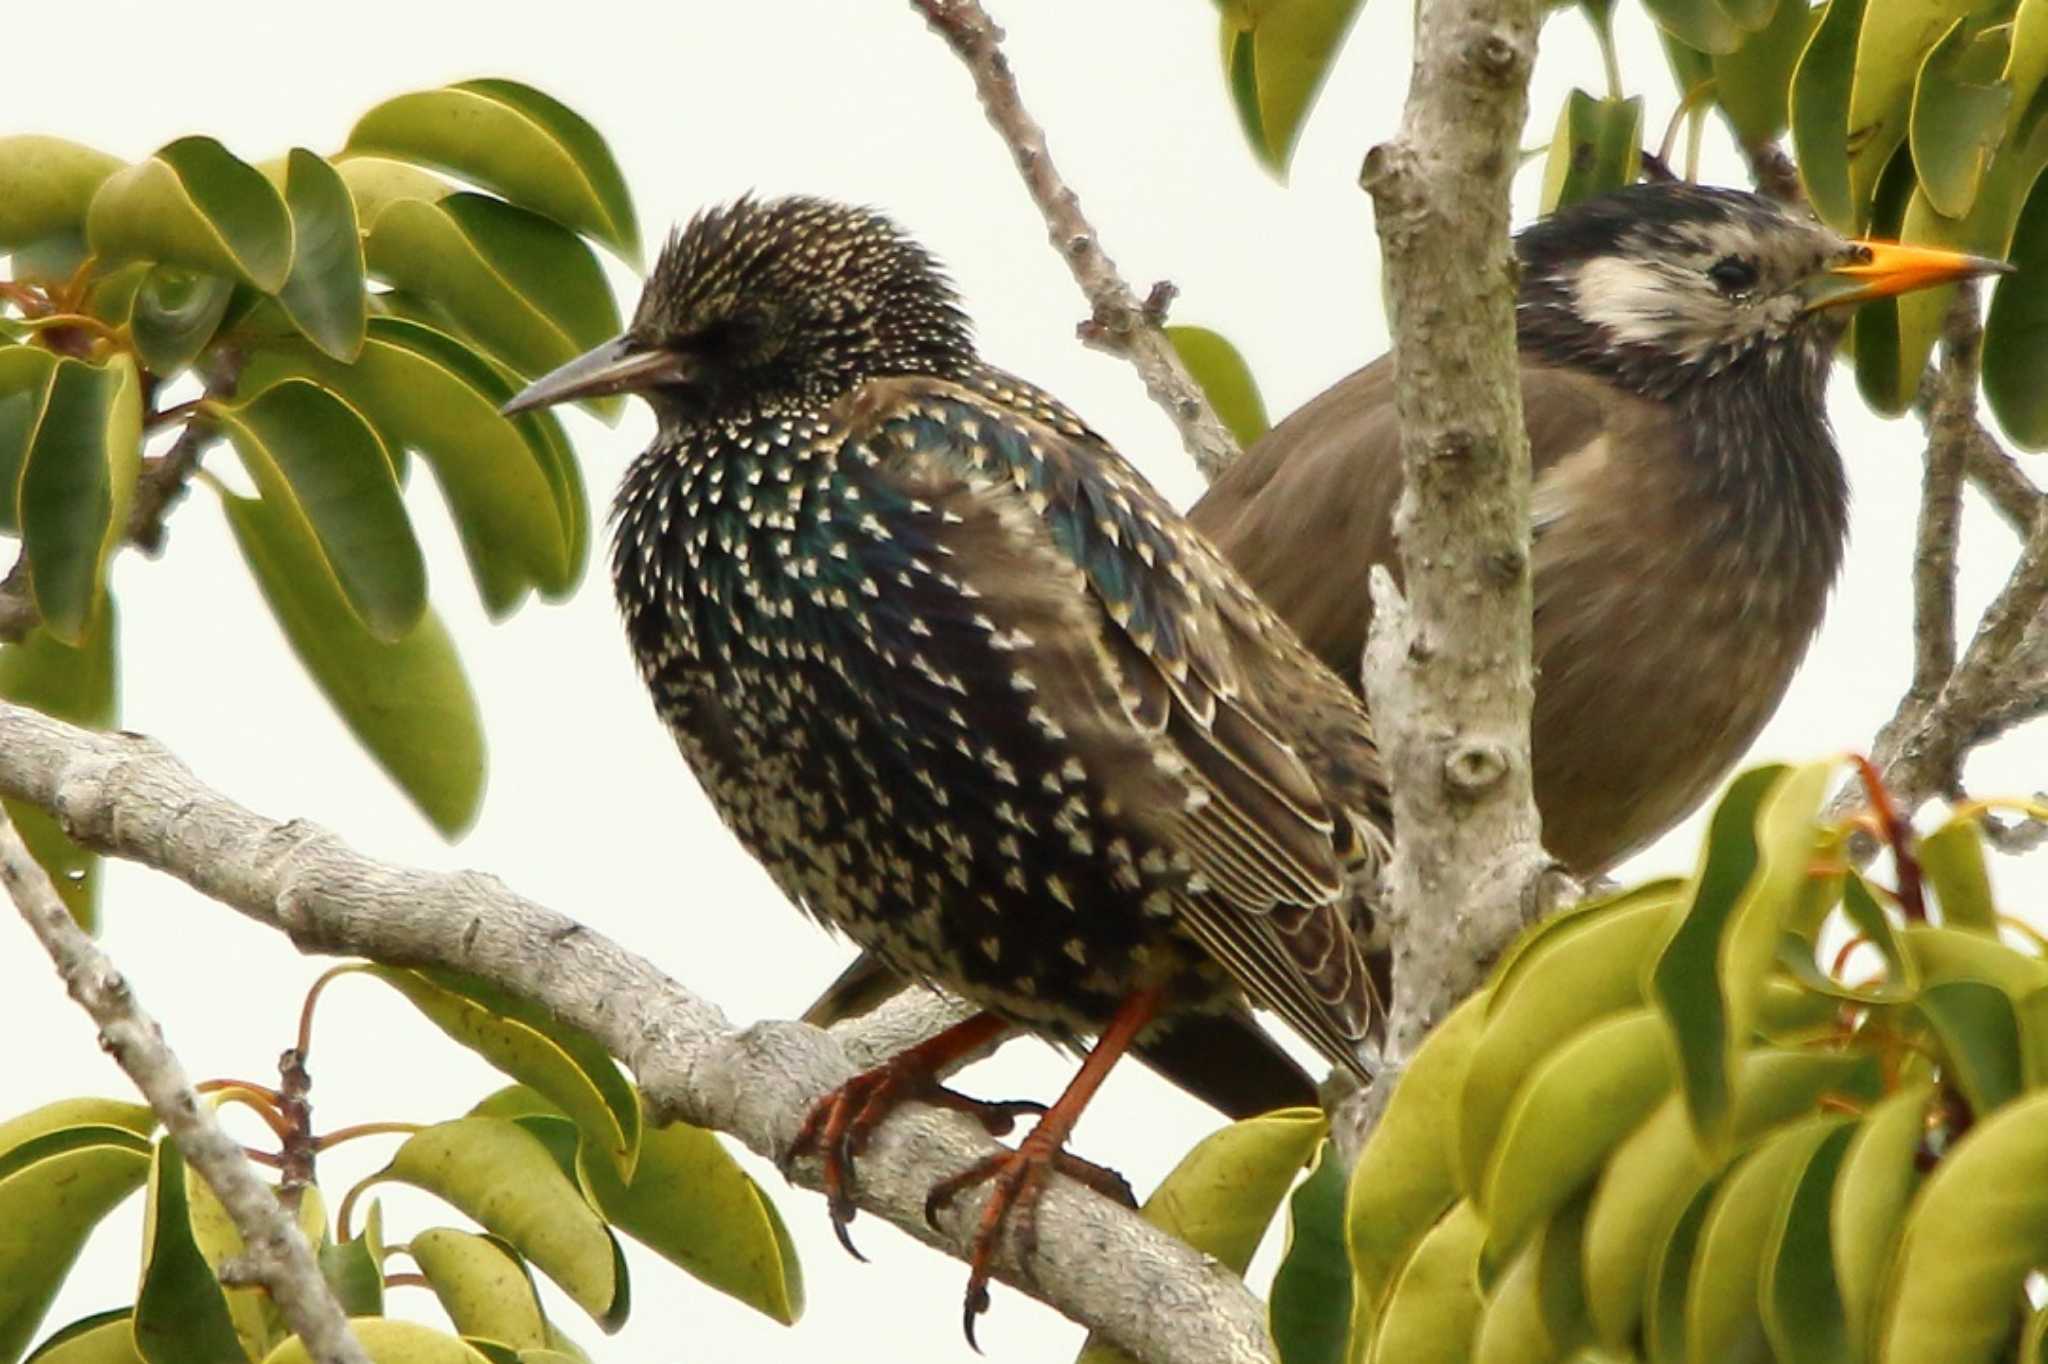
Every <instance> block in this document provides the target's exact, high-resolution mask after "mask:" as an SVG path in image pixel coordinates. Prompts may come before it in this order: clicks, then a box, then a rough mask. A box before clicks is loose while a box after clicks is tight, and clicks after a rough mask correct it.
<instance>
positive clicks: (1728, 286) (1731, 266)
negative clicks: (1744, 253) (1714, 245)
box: [1707, 256, 1757, 294]
mask: <svg viewBox="0 0 2048 1364" xmlns="http://www.w3.org/2000/svg"><path fill="white" fill-rule="evenodd" d="M1707 278H1708V279H1710V280H1712V281H1714V286H1715V287H1716V288H1718V289H1719V290H1720V291H1721V292H1722V293H1724V294H1741V293H1747V292H1748V291H1749V290H1751V289H1754V288H1755V287H1756V280H1757V274H1756V264H1755V263H1754V262H1753V261H1746V260H1744V259H1743V258H1742V257H1740V256H1723V257H1721V259H1719V260H1717V261H1715V262H1714V263H1713V264H1712V265H1710V266H1708V267H1707Z"/></svg>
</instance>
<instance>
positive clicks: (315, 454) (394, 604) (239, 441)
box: [211, 379, 427, 644]
mask: <svg viewBox="0 0 2048 1364" xmlns="http://www.w3.org/2000/svg"><path fill="white" fill-rule="evenodd" d="M211 415H212V416H213V417H214V418H215V420H217V421H218V422H219V423H220V425H221V428H222V429H223V430H224V431H225V432H226V434H227V437H228V439H229V440H230V441H232V442H233V443H234V447H235V453H237V454H238V455H240V456H241V457H242V466H243V467H244V468H245V469H247V470H248V471H249V477H250V479H251V480H253V481H254V482H255V484H256V489H257V491H258V492H260V493H261V494H262V495H263V500H264V502H265V503H266V504H267V505H269V506H270V507H272V508H273V509H275V510H276V511H277V513H278V514H279V515H282V516H288V517H290V518H291V519H292V520H293V521H294V522H295V523H296V526H295V528H296V529H297V530H298V531H299V533H300V535H301V536H302V537H303V538H304V539H306V540H307V541H308V542H310V543H311V544H312V545H314V546H316V547H317V549H318V551H319V557H320V562H321V565H322V567H323V568H324V569H325V571H326V573H327V576H328V578H329V580H330V582H332V583H333V584H334V585H335V586H337V587H339V589H340V593H341V598H342V600H344V601H345V602H347V603H348V608H349V610H350V611H351V612H352V613H353V614H354V616H355V618H356V619H357V620H359V621H361V622H362V623H363V625H364V626H365V627H366V628H367V629H368V630H369V632H370V633H371V634H372V635H374V636H375V637H376V638H377V639H379V640H380V641H382V642H384V643H386V644H390V643H394V642H396V641H398V640H400V639H403V638H404V637H405V636H406V635H407V634H409V633H411V632H412V631H413V630H414V629H415V628H416V627H417V626H418V625H419V623H420V618H421V616H422V615H423V614H424V613H425V611H426V609H427V569H426V563H425V561H424V560H423V559H422V557H421V555H420V547H419V542H418V541H416V540H415V539H413V534H412V522H411V520H410V519H409V518H408V517H407V515H406V510H405V499H404V497H403V495H402V494H401V493H400V492H399V488H398V478H397V476H396V474H394V473H393V472H392V468H391V457H390V456H389V455H388V454H386V453H385V451H384V442H383V441H382V440H381V439H380V438H379V437H378V435H377V432H376V430H375V429H374V428H373V427H372V426H371V425H370V424H369V422H367V421H365V420H364V419H363V416H362V414H361V413H359V412H357V411H356V409H355V408H354V407H352V406H350V405H349V404H348V403H347V402H346V401H344V400H343V399H342V398H340V397H337V396H336V395H335V394H333V393H331V392H329V391H328V390H326V389H324V388H322V387H321V386H319V385H318V384H315V383H311V382H308V381H306V380H303V379H284V380H281V381H280V382H278V383H275V384H272V385H270V386H269V387H268V388H265V389H263V390H262V391H260V392H259V393H257V394H256V396H255V397H253V398H251V399H249V400H248V401H247V402H243V403H239V404H235V405H232V406H229V405H225V404H223V405H220V406H217V407H215V408H213V409H211Z"/></svg>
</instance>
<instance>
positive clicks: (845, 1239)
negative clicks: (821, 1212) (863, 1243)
mask: <svg viewBox="0 0 2048 1364" xmlns="http://www.w3.org/2000/svg"><path fill="white" fill-rule="evenodd" d="M856 1211H857V1209H856V1208H855V1207H854V1206H853V1203H852V1201H851V1200H849V1201H848V1202H847V1204H846V1207H845V1213H844V1215H843V1216H842V1215H841V1210H840V1208H839V1206H838V1205H837V1204H836V1203H835V1204H834V1205H833V1208H832V1234H833V1235H834V1236H837V1237H838V1238H839V1244H840V1245H842V1246H844V1247H846V1253H847V1254H848V1255H851V1256H852V1257H853V1258H854V1259H856V1260H859V1261H860V1262H861V1263H862V1264H866V1263H867V1262H868V1257H867V1256H865V1255H863V1254H861V1253H860V1247H858V1246H856V1245H855V1244H854V1243H853V1234H852V1233H851V1232H849V1231H848V1230H847V1229H846V1228H847V1226H848V1224H850V1223H851V1222H852V1221H853V1214H854V1213H855V1212H856Z"/></svg>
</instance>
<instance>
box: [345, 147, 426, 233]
mask: <svg viewBox="0 0 2048 1364" xmlns="http://www.w3.org/2000/svg"><path fill="white" fill-rule="evenodd" d="M330 164H331V165H333V167H334V173H335V174H336V175H339V176H340V177H341V182H342V184H344V185H346V186H347V187H348V195H349V198H350V199H351V200H353V201H354V203H355V211H356V222H357V224H358V225H359V226H360V227H361V229H362V230H363V231H364V232H369V231H371V230H372V229H373V228H375V227H376V225H377V219H378V218H380V217H382V216H383V213H384V210H385V209H387V208H389V207H391V205H393V204H398V203H406V202H412V201H417V202H419V203H425V204H437V203H439V202H440V201H441V200H443V199H445V198H447V197H448V196H449V195H451V194H453V193H455V186H453V185H451V184H449V183H448V182H447V181H446V180H443V179H442V178H441V177H440V176H438V175H435V174H433V173H432V172H430V171H424V170H421V169H420V168H419V167H418V166H415V165H413V164H412V163H411V162H409V161H394V160H392V159H391V158H389V157H385V156H350V155H346V154H344V155H341V156H337V157H335V158H334V160H333V161H332V162H331V163H330Z"/></svg>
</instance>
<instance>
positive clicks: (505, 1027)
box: [365, 966, 641, 1334]
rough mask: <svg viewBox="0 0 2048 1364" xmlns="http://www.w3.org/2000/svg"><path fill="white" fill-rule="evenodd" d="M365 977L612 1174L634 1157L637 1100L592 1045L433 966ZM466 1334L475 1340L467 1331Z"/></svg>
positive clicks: (516, 1002)
mask: <svg viewBox="0 0 2048 1364" xmlns="http://www.w3.org/2000/svg"><path fill="white" fill-rule="evenodd" d="M365 974H367V975H370V976H373V977H375V978H376V979H378V980H381V981H383V982H384V983H385V984H387V985H389V986H391V987H392V988H393V989H394V990H397V991H398V992H399V993H400V994H402V995H404V996H405V997H406V999H408V1000H409V1001H411V1003H412V1006H413V1007H414V1008H416V1009H418V1010H419V1011H420V1012H421V1013H422V1014H424V1015H426V1017H427V1018H428V1020H429V1021H431V1022H432V1023H433V1024H434V1026H435V1027H437V1028H439V1029H440V1030H441V1031H442V1032H444V1033H446V1034H447V1035H448V1036H449V1037H451V1038H453V1039H454V1040H455V1041H457V1042H459V1043H461V1044H462V1045H463V1046H465V1047H468V1048H469V1049H470V1050H471V1051H474V1052H475V1053H477V1055H479V1056H481V1057H483V1058H484V1059H485V1060H486V1061H489V1062H490V1063H491V1064H492V1065H494V1066H496V1067H497V1068H498V1069H499V1070H501V1071H503V1072H505V1073H506V1074H507V1075H510V1076H512V1077H513V1078H514V1079H516V1080H519V1081H520V1082H521V1083H523V1084H526V1085H530V1086H532V1088H533V1089H534V1090H535V1091H536V1092H538V1093H540V1094H543V1095H545V1096H546V1097H547V1099H548V1100H549V1102H550V1103H552V1104H553V1105H554V1106H555V1108H556V1109H558V1110H559V1111H560V1112H562V1113H564V1114H566V1115H567V1116H568V1117H569V1118H570V1119H571V1120H572V1121H573V1122H574V1123H575V1124H576V1129H577V1131H578V1132H580V1133H581V1134H582V1136H583V1140H584V1144H585V1147H586V1148H590V1147H594V1148H595V1149H597V1150H598V1151H601V1152H603V1153H604V1156H605V1159H606V1160H607V1161H609V1162H610V1163H611V1164H612V1165H613V1166H614V1167H615V1169H616V1171H617V1172H618V1174H619V1175H620V1176H621V1177H623V1178H627V1179H630V1178H632V1175H633V1164H634V1161H635V1160H637V1159H638V1157H639V1150H640V1139H641V1131H640V1100H639V1096H638V1095H637V1094H635V1093H634V1090H633V1087H632V1085H630V1084H628V1083H627V1082H626V1077H625V1076H623V1075H621V1074H620V1073H619V1068H618V1065H617V1064H616V1063H615V1062H613V1060H612V1058H611V1055H610V1053H608V1052H606V1051H605V1049H604V1048H603V1047H601V1046H599V1045H598V1043H597V1041H596V1039H594V1038H592V1037H591V1036H590V1035H589V1034H587V1033H584V1032H580V1031H578V1030H577V1029H574V1028H570V1027H565V1026H564V1025H563V1024H561V1023H558V1022H556V1021H555V1020H554V1019H553V1018H552V1017H550V1016H549V1015H548V1013H547V1011H546V1010H545V1009H542V1008H539V1007H537V1006H535V1005H533V1004H531V1003H529V1002H527V1001H525V1000H522V999H519V998H517V997H516V996H514V995H511V994H509V993H508V992H506V991H505V990H503V989H502V988H500V987H498V986H496V985H494V984H492V983H491V982H489V981H487V980H484V979H482V978H481V977H478V976H471V975H466V974H464V973H462V972H459V971H449V970H445V969H442V968H438V967H420V968H417V969H413V970H405V969H402V968H399V967H394V966H371V967H368V968H366V970H365ZM469 1334H475V1333H474V1332H471V1333H469Z"/></svg>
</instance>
